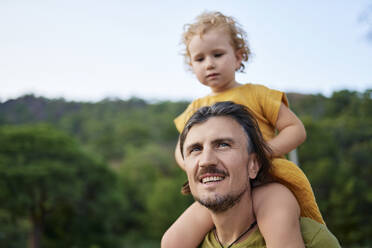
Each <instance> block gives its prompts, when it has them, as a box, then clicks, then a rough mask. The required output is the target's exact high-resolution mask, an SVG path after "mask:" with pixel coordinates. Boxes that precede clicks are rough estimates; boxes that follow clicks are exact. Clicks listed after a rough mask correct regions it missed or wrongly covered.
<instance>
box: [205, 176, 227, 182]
mask: <svg viewBox="0 0 372 248" xmlns="http://www.w3.org/2000/svg"><path fill="white" fill-rule="evenodd" d="M224 178H225V177H222V176H207V177H203V178H202V179H201V180H200V181H201V183H203V184H206V183H211V182H219V181H222V180H223V179H224Z"/></svg>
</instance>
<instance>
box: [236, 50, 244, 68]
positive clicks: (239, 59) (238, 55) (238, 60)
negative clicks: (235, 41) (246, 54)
mask: <svg viewBox="0 0 372 248" xmlns="http://www.w3.org/2000/svg"><path fill="white" fill-rule="evenodd" d="M235 57H236V65H235V70H239V68H240V65H241V64H242V61H243V52H242V49H239V50H236V52H235Z"/></svg>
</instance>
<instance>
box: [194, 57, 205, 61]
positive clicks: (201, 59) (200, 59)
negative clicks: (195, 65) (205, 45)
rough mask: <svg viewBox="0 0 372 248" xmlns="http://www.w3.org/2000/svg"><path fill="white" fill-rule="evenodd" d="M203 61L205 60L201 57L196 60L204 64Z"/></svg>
mask: <svg viewBox="0 0 372 248" xmlns="http://www.w3.org/2000/svg"><path fill="white" fill-rule="evenodd" d="M203 60H204V58H203V57H199V58H196V59H195V61H196V62H202V61H203Z"/></svg>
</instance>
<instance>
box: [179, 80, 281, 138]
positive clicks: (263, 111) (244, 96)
mask: <svg viewBox="0 0 372 248" xmlns="http://www.w3.org/2000/svg"><path fill="white" fill-rule="evenodd" d="M222 101H233V102H235V103H238V104H242V105H244V106H246V107H248V108H249V110H251V112H252V114H253V115H254V117H255V118H256V120H257V121H258V125H259V127H260V130H261V132H262V135H263V136H264V139H265V140H270V139H272V138H273V137H274V136H275V123H276V120H277V118H278V113H279V107H280V104H281V103H283V104H285V105H286V106H288V100H287V97H286V95H285V94H284V93H283V92H280V91H277V90H272V89H269V88H267V87H265V86H263V85H258V84H244V85H241V86H238V87H235V88H232V89H229V90H227V91H224V92H221V93H219V94H217V95H211V96H205V97H203V98H199V99H197V100H195V101H193V102H192V103H191V104H190V105H189V106H188V107H187V109H186V110H185V111H184V112H183V113H182V114H181V115H179V116H178V117H177V118H176V119H175V120H174V122H175V124H176V127H177V129H178V131H179V132H180V133H181V132H182V130H183V128H184V126H185V124H186V122H187V120H188V119H189V118H190V117H191V116H192V114H194V113H195V112H196V110H198V109H199V108H200V107H203V106H211V105H213V104H214V103H216V102H222Z"/></svg>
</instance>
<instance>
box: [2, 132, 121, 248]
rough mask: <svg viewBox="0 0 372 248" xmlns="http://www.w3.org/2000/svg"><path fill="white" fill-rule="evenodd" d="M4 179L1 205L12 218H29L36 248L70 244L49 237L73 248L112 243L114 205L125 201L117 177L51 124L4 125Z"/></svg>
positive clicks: (33, 243) (30, 239) (118, 205)
mask: <svg viewBox="0 0 372 248" xmlns="http://www.w3.org/2000/svg"><path fill="white" fill-rule="evenodd" d="M0 182H1V187H0V188H1V190H0V209H2V210H4V211H6V212H7V213H8V215H9V216H10V217H9V218H10V219H13V220H16V221H20V220H29V223H30V229H31V230H30V236H29V247H32V248H38V247H40V246H41V245H42V244H48V247H67V246H61V245H58V242H57V240H58V239H57V240H53V241H52V242H51V240H50V238H49V237H48V235H54V237H57V238H60V240H59V241H60V242H61V243H64V242H65V243H66V241H67V240H69V242H70V243H69V246H70V247H71V246H72V245H74V244H75V245H77V244H80V245H83V246H81V247H89V246H91V245H97V247H100V246H99V245H105V244H106V245H108V244H107V240H108V239H109V238H110V237H108V235H112V234H111V233H112V230H113V229H114V228H115V225H116V223H114V221H113V219H116V218H117V216H115V217H114V216H113V215H112V214H110V206H112V207H117V209H116V210H118V211H120V210H122V209H123V206H124V205H125V204H123V201H122V200H121V199H120V196H119V194H115V186H116V178H115V175H114V174H113V173H112V172H111V171H110V170H109V169H108V168H107V167H106V166H105V165H104V164H102V163H100V162H97V161H96V160H95V159H92V158H91V157H90V156H88V155H87V154H85V153H84V152H82V150H81V149H80V148H79V146H78V144H77V143H76V142H75V141H74V140H73V139H71V138H70V137H68V136H66V135H65V134H63V133H61V132H59V131H57V130H55V129H53V128H51V127H49V126H45V125H37V126H3V127H1V128H0ZM112 207H111V210H113V208H112ZM110 218H111V219H110ZM110 221H111V222H110ZM64 226H66V227H69V229H67V230H66V229H65V230H62V229H63V227H64ZM61 228H62V229H61ZM94 230H97V231H96V232H94ZM79 232H80V233H79ZM43 234H48V235H43ZM79 234H80V236H79ZM92 234H95V235H99V236H96V237H92V236H91V235H92ZM84 235H86V236H84ZM63 236H66V237H63ZM105 239H106V240H105ZM53 244H54V245H53ZM88 244H89V245H88ZM52 245H53V246H52ZM76 247H79V246H76ZM111 247H113V246H111Z"/></svg>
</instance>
